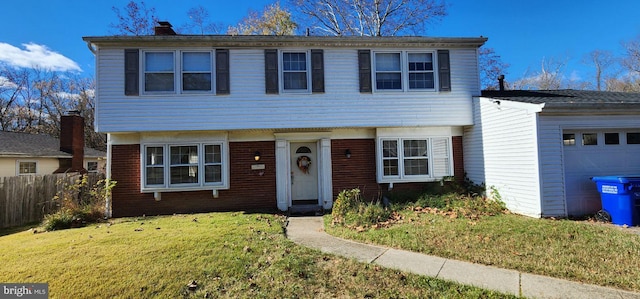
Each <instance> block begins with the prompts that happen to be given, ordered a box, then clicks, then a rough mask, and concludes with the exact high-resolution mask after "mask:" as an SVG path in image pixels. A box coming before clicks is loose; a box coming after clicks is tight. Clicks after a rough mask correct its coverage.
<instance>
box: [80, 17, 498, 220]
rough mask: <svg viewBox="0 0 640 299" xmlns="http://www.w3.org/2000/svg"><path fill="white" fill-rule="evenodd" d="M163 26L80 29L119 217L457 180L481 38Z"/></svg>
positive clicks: (272, 204)
mask: <svg viewBox="0 0 640 299" xmlns="http://www.w3.org/2000/svg"><path fill="white" fill-rule="evenodd" d="M165 26H166V24H165ZM159 29H164V30H157V33H156V35H153V36H102V37H84V40H85V41H86V42H87V43H88V45H89V47H90V49H91V50H92V51H93V52H94V53H95V56H96V66H97V71H96V78H97V90H96V97H97V108H96V124H95V127H96V129H97V130H98V131H99V132H104V133H107V134H108V164H107V172H108V175H109V176H110V177H111V178H112V179H114V180H116V181H117V182H118V183H117V186H116V187H115V188H114V190H113V195H112V211H113V215H114V216H126V215H142V214H147V215H149V214H169V213H186V212H200V211H219V210H237V209H243V210H251V209H264V208H278V209H280V210H287V209H289V208H290V207H291V206H295V205H297V204H314V205H317V206H321V207H324V208H331V206H332V203H333V199H334V198H335V196H336V195H337V194H338V193H339V192H340V191H341V190H343V189H348V188H349V189H350V188H355V187H359V188H361V190H362V191H363V196H364V198H365V199H374V198H378V196H379V195H380V194H382V192H386V191H387V190H390V189H394V188H416V187H418V188H419V187H421V186H422V184H424V183H425V182H433V181H438V180H441V179H442V178H443V177H449V176H455V177H456V178H458V179H462V178H463V176H464V170H463V165H462V163H463V158H462V135H463V127H464V126H468V125H472V124H473V113H472V106H473V105H472V98H473V97H474V96H479V95H480V83H479V75H478V73H479V72H478V54H477V49H478V48H479V47H480V46H481V45H483V43H484V42H485V41H486V40H487V39H486V38H483V37H479V38H433V37H326V36H219V35H215V36H213V35H175V34H172V33H173V32H171V30H170V29H169V30H167V28H166V27H165V28H159ZM167 31H168V32H169V34H163V33H162V32H165V33H166V32H167Z"/></svg>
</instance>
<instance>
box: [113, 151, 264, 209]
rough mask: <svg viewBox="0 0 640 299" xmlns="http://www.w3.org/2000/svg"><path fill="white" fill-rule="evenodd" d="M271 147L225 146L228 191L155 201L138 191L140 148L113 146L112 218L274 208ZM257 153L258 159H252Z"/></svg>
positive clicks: (170, 196) (171, 195)
mask: <svg viewBox="0 0 640 299" xmlns="http://www.w3.org/2000/svg"><path fill="white" fill-rule="evenodd" d="M274 150H275V146H274V143H273V142H232V143H229V159H230V161H231V165H230V167H231V174H230V178H229V179H230V189H229V190H220V191H219V196H218V198H213V195H212V192H211V191H210V190H207V191H189V192H164V193H162V199H161V200H160V201H156V200H155V199H154V198H153V193H141V192H140V145H137V144H136V145H114V146H113V148H112V151H113V157H114V158H113V159H112V164H111V177H112V178H113V179H114V180H116V181H117V184H116V187H115V188H114V189H113V216H114V217H123V216H138V215H159V214H174V213H197V212H210V211H232V210H235V211H240V210H241V211H250V210H275V209H276V174H275V151H274ZM256 151H259V152H260V154H261V159H260V161H259V162H256V161H255V160H254V153H255V152H256ZM252 164H264V165H265V169H264V170H251V165H252Z"/></svg>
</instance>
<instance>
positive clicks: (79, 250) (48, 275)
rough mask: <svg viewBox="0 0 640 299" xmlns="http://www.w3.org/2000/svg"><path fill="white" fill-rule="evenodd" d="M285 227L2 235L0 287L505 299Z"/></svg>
mask: <svg viewBox="0 0 640 299" xmlns="http://www.w3.org/2000/svg"><path fill="white" fill-rule="evenodd" d="M283 222H284V217H282V216H277V215H269V214H244V213H211V214H197V215H175V216H166V217H146V218H123V219H114V220H112V221H111V223H110V224H107V223H101V224H97V225H90V226H88V227H84V228H77V229H68V230H61V231H53V232H43V233H34V232H33V230H25V231H22V232H16V230H15V229H14V230H12V231H3V232H0V257H1V261H2V271H0V281H2V282H23V283H29V282H30V283H33V282H47V283H49V291H50V298H205V297H206V296H207V294H209V297H208V298H220V297H222V298H434V297H436V298H440V297H445V298H446V297H449V298H509V297H510V296H506V295H503V294H499V293H495V292H491V291H486V290H482V289H479V288H475V287H469V286H463V285H459V284H455V283H451V282H446V281H443V280H439V279H434V278H429V277H424V276H418V275H412V274H407V273H402V272H398V271H394V270H389V269H383V268H380V267H378V266H375V265H371V264H363V263H358V262H355V261H353V260H347V259H344V258H340V257H336V256H332V255H326V254H322V253H320V252H319V251H316V250H312V249H308V248H304V247H301V246H298V245H296V244H294V243H292V242H291V241H289V240H288V239H286V238H285V236H284V233H283V228H282V224H283ZM193 280H196V281H197V283H198V287H197V289H196V290H195V291H190V290H188V287H187V284H188V283H189V282H191V281H193Z"/></svg>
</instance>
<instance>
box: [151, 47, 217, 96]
mask: <svg viewBox="0 0 640 299" xmlns="http://www.w3.org/2000/svg"><path fill="white" fill-rule="evenodd" d="M212 56H213V53H212V51H146V52H144V55H143V57H144V58H143V65H144V80H143V85H144V91H145V92H147V93H156V92H161V93H162V92H164V93H176V92H180V93H190V92H211V91H212V90H213V80H212V79H213V78H212V77H213V75H212V74H213V72H212V69H213V63H212V61H213V59H212ZM176 57H179V59H176ZM177 70H179V71H177Z"/></svg>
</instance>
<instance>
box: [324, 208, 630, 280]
mask: <svg viewBox="0 0 640 299" xmlns="http://www.w3.org/2000/svg"><path fill="white" fill-rule="evenodd" d="M398 212H399V213H400V214H401V215H402V217H403V219H402V220H401V222H400V223H395V224H392V225H391V226H387V227H383V228H379V229H368V230H365V231H362V229H355V228H353V227H351V228H349V227H348V226H339V225H337V226H332V225H331V223H332V221H331V217H330V216H329V215H327V216H325V227H326V230H327V232H328V233H330V234H332V235H335V236H339V237H342V238H347V239H353V240H358V241H363V242H367V243H373V244H379V245H386V246H390V247H395V248H401V249H406V250H411V251H415V252H422V253H426V254H431V255H436V256H441V257H446V258H452V259H457V260H465V261H470V262H475V263H481V264H486V265H493V266H497V267H502V268H508V269H515V270H520V271H523V272H528V273H535V274H540V275H547V276H552V277H557V278H563V279H568V280H574V281H579V282H584V283H590V284H596V285H602V286H609V287H616V288H622V289H627V290H632V291H640V280H639V279H638V277H640V266H639V265H640V235H638V234H636V233H633V232H630V231H629V230H625V229H623V228H619V227H614V226H612V225H606V224H601V223H593V222H588V221H570V220H551V219H535V218H530V217H525V216H519V215H513V214H500V215H497V216H482V217H480V218H479V219H473V220H471V219H469V218H464V217H458V218H454V217H452V216H451V215H442V214H440V215H438V214H433V213H421V212H416V211H414V210H412V209H411V208H404V209H398Z"/></svg>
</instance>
